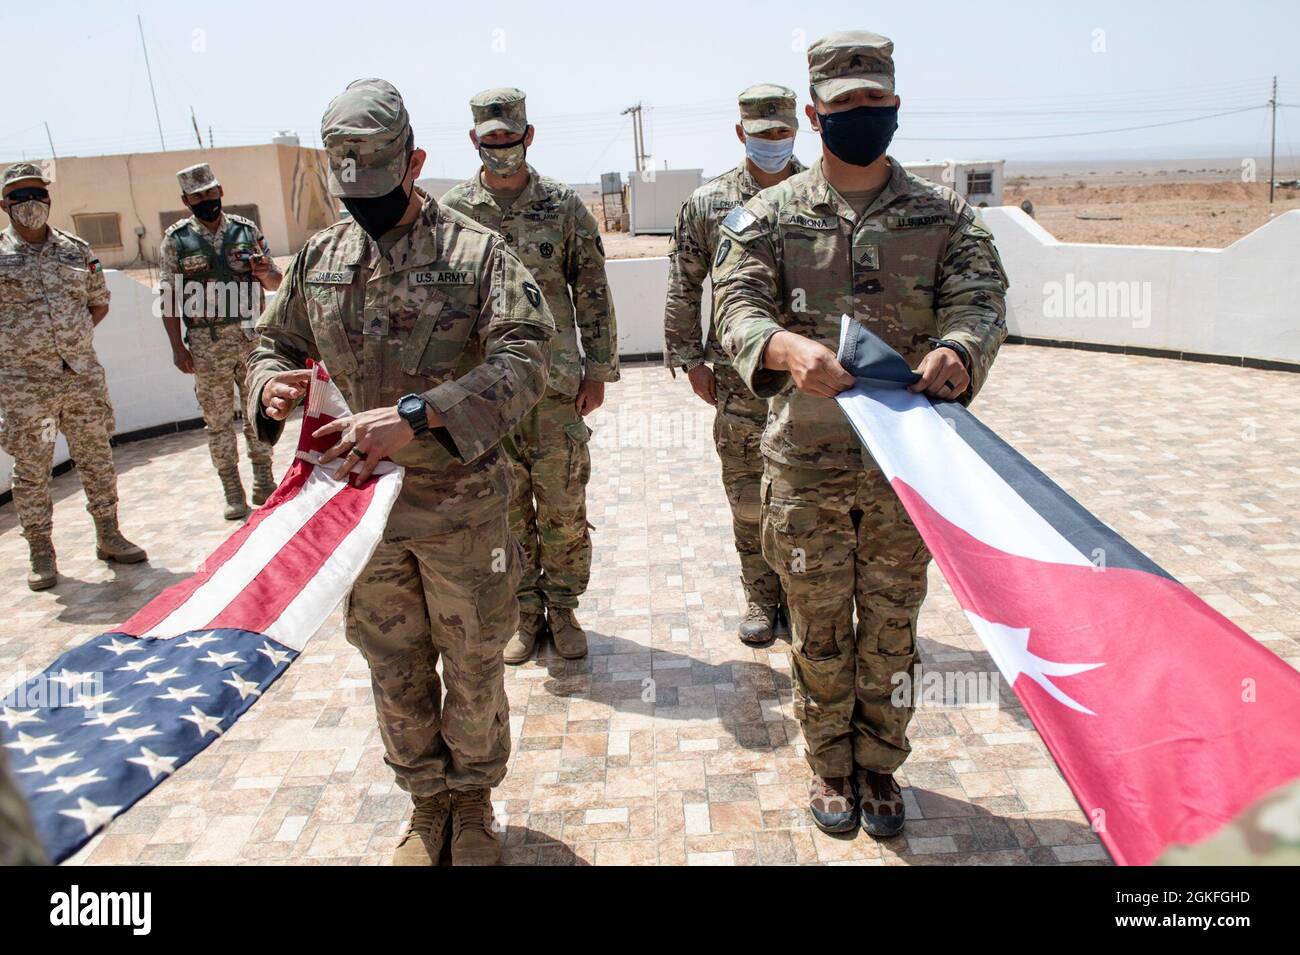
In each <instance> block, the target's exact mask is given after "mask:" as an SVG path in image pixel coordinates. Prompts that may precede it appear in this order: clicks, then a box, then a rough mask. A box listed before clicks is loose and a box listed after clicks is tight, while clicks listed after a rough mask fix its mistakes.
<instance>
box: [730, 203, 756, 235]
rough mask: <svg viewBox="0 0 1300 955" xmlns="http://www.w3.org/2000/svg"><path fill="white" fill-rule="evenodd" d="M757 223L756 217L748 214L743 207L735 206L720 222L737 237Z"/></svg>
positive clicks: (750, 213)
mask: <svg viewBox="0 0 1300 955" xmlns="http://www.w3.org/2000/svg"><path fill="white" fill-rule="evenodd" d="M756 222H758V216H756V215H754V213H752V212H750V211H749V210H748V209H746V208H745V207H744V206H736V208H734V209H732V210H731V211H730V212H728V213H727V217H726V218H725V219H723V220H722V224H723V225H724V226H726V227H727V228H728V229H730V230H731V231H732V232H735V233H736V234H737V235H739V234H740V233H742V232H744V231H745V230H746V229H748V228H750V227H751V226H752V225H754V224H755V223H756Z"/></svg>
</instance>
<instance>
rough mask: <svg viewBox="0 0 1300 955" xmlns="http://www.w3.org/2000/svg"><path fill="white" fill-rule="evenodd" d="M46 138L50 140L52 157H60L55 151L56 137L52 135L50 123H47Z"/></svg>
mask: <svg viewBox="0 0 1300 955" xmlns="http://www.w3.org/2000/svg"><path fill="white" fill-rule="evenodd" d="M45 138H46V139H48V140H49V141H50V158H51V159H58V158H59V154H58V153H56V152H55V151H54V137H53V136H51V135H50V124H49V123H46V124H45Z"/></svg>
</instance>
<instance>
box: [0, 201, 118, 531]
mask: <svg viewBox="0 0 1300 955" xmlns="http://www.w3.org/2000/svg"><path fill="white" fill-rule="evenodd" d="M108 298H109V296H108V286H107V285H106V284H105V282H104V273H103V271H102V270H101V269H100V265H99V260H98V259H97V258H95V255H94V253H93V252H91V250H90V246H89V245H87V244H86V242H84V241H83V240H81V239H79V238H77V237H76V236H73V235H69V234H68V233H66V232H62V231H60V230H58V229H55V228H53V227H52V226H51V227H50V229H49V237H48V238H47V239H46V240H45V243H44V244H43V245H40V246H32V245H28V244H27V243H26V242H25V241H23V239H22V238H21V237H20V236H19V235H18V233H17V232H15V231H14V227H13V226H12V225H11V226H9V227H8V228H6V229H5V230H4V232H2V233H0V447H3V448H4V449H5V451H7V452H8V453H9V454H10V455H11V456H12V457H13V459H14V469H13V497H14V505H15V507H16V509H17V511H18V521H19V523H20V524H21V525H22V528H23V535H24V536H26V537H27V538H28V539H29V540H30V539H31V538H32V537H34V536H36V537H48V536H49V534H50V531H51V529H52V527H53V519H54V505H53V503H52V502H51V499H50V465H51V464H52V463H53V460H54V441H55V438H56V437H57V435H58V432H60V431H62V432H63V435H64V437H66V438H67V439H68V451H69V453H70V454H71V455H72V458H73V459H74V460H75V461H76V462H77V471H78V473H79V474H80V475H81V484H82V486H83V487H84V488H85V490H86V510H88V511H89V512H90V513H91V515H92V516H93V517H95V518H99V519H114V520H115V519H116V514H117V473H116V472H115V471H114V470H113V451H112V448H111V447H110V445H109V439H110V438H111V437H112V435H113V430H114V421H113V406H112V404H111V403H110V402H109V398H108V382H107V380H106V379H105V377H104V369H103V367H102V366H101V365H100V364H99V359H98V358H96V357H95V344H94V339H95V325H94V322H93V321H92V320H91V318H90V312H89V308H90V307H91V306H94V305H107V304H108Z"/></svg>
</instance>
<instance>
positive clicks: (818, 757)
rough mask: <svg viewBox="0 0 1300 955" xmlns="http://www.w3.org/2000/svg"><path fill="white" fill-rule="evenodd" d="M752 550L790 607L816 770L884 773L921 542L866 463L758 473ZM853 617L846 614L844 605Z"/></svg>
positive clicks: (897, 754) (909, 641) (895, 739)
mask: <svg viewBox="0 0 1300 955" xmlns="http://www.w3.org/2000/svg"><path fill="white" fill-rule="evenodd" d="M763 553H764V555H765V556H766V557H767V559H768V562H769V563H770V564H771V565H772V566H773V567H774V568H776V570H777V572H778V573H780V575H781V583H782V585H783V586H784V588H785V596H786V601H787V604H788V606H789V610H790V630H791V642H792V644H793V651H794V653H793V660H792V668H793V675H794V712H795V716H796V717H797V718H798V720H799V723H800V725H801V726H802V728H803V735H804V740H805V742H806V744H807V758H808V765H809V766H811V767H812V770H813V772H815V773H817V774H818V775H819V776H847V775H849V774H850V773H851V772H852V771H853V768H854V767H855V766H857V767H859V768H862V769H870V770H874V771H875V772H880V773H892V772H893V771H894V770H896V769H897V768H898V767H899V766H901V765H902V763H903V761H904V760H905V759H906V758H907V754H908V753H909V752H910V751H911V747H910V746H909V744H908V742H907V725H908V723H909V722H910V721H911V718H912V707H911V706H904V705H895V702H894V701H893V700H892V699H891V697H892V696H893V693H894V689H895V674H898V673H911V672H912V670H913V668H914V667H915V665H916V664H917V663H918V662H919V657H918V654H917V649H916V619H917V615H918V613H919V612H920V609H921V603H922V601H923V600H924V599H925V589H926V580H925V574H926V568H927V566H928V565H929V562H930V552H929V551H928V550H927V549H926V546H925V544H924V543H923V542H922V541H921V537H920V535H919V534H918V533H917V531H916V528H915V527H914V526H913V525H912V522H911V519H910V518H908V516H907V513H906V512H905V511H904V510H903V506H902V504H900V503H899V501H898V497H897V496H896V495H895V494H894V492H893V490H891V489H890V487H889V484H888V482H886V480H885V477H884V475H883V474H881V472H880V471H879V470H878V469H877V468H875V467H874V466H873V467H871V468H870V469H868V470H866V471H847V470H839V469H824V470H822V469H811V468H799V467H791V466H789V465H785V464H780V463H778V462H776V461H773V460H771V459H770V458H769V459H768V461H767V466H766V469H765V471H764V475H763ZM855 611H856V614H857V625H856V626H855V625H854V613H855Z"/></svg>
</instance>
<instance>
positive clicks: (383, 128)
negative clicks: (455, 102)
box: [320, 78, 411, 199]
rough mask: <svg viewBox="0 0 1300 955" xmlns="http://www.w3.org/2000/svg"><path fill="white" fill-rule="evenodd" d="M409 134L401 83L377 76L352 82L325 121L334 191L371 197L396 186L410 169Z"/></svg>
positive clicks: (332, 103)
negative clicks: (398, 85) (376, 77)
mask: <svg viewBox="0 0 1300 955" xmlns="http://www.w3.org/2000/svg"><path fill="white" fill-rule="evenodd" d="M410 134H411V118H410V117H409V116H408V115H407V113H406V104H405V103H403V102H402V94H401V93H399V92H397V87H395V86H393V84H391V83H389V82H387V81H386V80H380V79H374V78H368V79H361V80H353V81H352V82H351V83H349V84H348V87H347V89H345V90H344V91H343V92H342V93H340V94H339V95H338V96H336V97H334V99H332V100H330V104H329V106H327V107H326V108H325V115H324V116H322V117H321V121H320V139H321V142H322V143H323V144H324V145H325V152H326V153H327V154H328V156H329V167H330V172H329V184H330V195H332V196H348V197H354V198H358V199H372V198H374V197H376V196H382V195H385V194H386V193H389V192H392V191H393V190H394V189H396V188H397V187H398V185H399V184H400V183H401V181H402V177H403V176H404V175H406V165H407V160H408V156H407V154H406V143H407V139H408V138H409V137H410Z"/></svg>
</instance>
